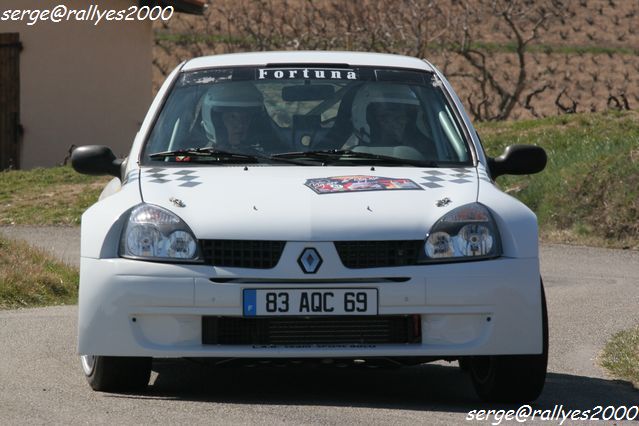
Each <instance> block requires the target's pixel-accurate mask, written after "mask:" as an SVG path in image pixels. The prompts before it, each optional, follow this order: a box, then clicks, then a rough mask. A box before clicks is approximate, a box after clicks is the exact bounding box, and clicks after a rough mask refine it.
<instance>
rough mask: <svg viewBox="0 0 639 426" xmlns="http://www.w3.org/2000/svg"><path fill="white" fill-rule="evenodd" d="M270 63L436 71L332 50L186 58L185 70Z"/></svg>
mask: <svg viewBox="0 0 639 426" xmlns="http://www.w3.org/2000/svg"><path fill="white" fill-rule="evenodd" d="M267 64H268V65H271V64H313V65H317V64H347V65H350V66H374V67H389V66H390V67H397V68H409V69H419V70H424V71H433V68H432V67H431V65H430V64H429V63H428V62H425V61H422V60H421V59H417V58H413V57H410V56H402V55H392V54H387V53H365V52H328V51H281V52H252V53H230V54H224V55H213V56H202V57H199V58H194V59H191V60H189V61H188V62H186V64H184V67H183V68H182V71H192V70H197V69H202V68H214V67H236V66H251V65H253V66H266V65H267Z"/></svg>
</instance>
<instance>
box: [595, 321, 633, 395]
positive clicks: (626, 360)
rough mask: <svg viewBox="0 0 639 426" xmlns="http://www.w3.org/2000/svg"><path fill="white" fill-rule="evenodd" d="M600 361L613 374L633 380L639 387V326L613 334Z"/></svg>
mask: <svg viewBox="0 0 639 426" xmlns="http://www.w3.org/2000/svg"><path fill="white" fill-rule="evenodd" d="M600 362H601V365H602V366H603V367H605V368H606V369H608V371H609V372H610V373H611V374H612V375H613V376H615V377H618V378H620V379H623V380H627V381H629V382H632V384H633V385H634V386H635V388H637V389H639V326H636V327H635V328H631V329H630V330H624V331H620V332H619V333H617V334H615V335H614V336H612V338H611V339H610V341H609V342H608V343H607V344H606V347H605V348H604V350H603V353H602V354H601V357H600Z"/></svg>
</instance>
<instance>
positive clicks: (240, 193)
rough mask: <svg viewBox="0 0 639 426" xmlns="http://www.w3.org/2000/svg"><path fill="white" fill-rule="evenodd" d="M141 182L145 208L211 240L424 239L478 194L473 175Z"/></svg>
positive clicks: (289, 170)
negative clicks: (162, 211) (164, 212)
mask: <svg viewBox="0 0 639 426" xmlns="http://www.w3.org/2000/svg"><path fill="white" fill-rule="evenodd" d="M139 178H140V190H141V194H142V199H143V200H144V202H146V203H150V204H155V205H159V206H162V207H164V208H167V209H169V210H171V211H173V212H174V213H176V214H177V215H178V216H180V217H181V218H182V219H183V220H184V221H185V222H186V223H187V224H188V225H189V227H190V228H191V229H192V230H193V232H194V233H195V236H196V237H197V238H207V239H208V238H210V239H256V240H287V241H335V240H388V239H393V240H402V239H407V240H410V239H421V238H424V237H425V235H426V233H427V232H428V230H429V229H430V227H431V226H432V225H433V224H434V223H435V222H436V221H437V220H438V219H439V218H440V217H441V216H442V215H443V214H445V213H446V212H448V211H449V210H451V209H453V208H455V207H459V206H461V205H463V204H467V203H472V202H474V201H476V200H477V190H478V179H477V171H476V169H475V168H473V167H468V168H456V169H445V168H428V169H422V168H414V167H410V168H405V167H377V168H375V169H373V170H371V168H370V167H297V166H268V165H264V166H248V167H244V166H238V167H233V166H208V167H153V168H151V167H149V168H142V169H141V170H140V176H139Z"/></svg>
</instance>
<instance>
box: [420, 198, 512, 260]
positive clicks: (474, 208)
mask: <svg viewBox="0 0 639 426" xmlns="http://www.w3.org/2000/svg"><path fill="white" fill-rule="evenodd" d="M500 254H501V245H500V238H499V233H498V231H497V226H496V225H495V221H494V220H493V218H492V216H491V214H490V212H489V211H488V209H487V208H486V207H484V206H483V205H481V204H479V203H473V204H466V205H465V206H461V207H458V208H456V209H454V210H452V211H450V212H448V213H447V214H446V215H444V216H443V217H442V218H441V219H439V220H438V221H437V223H435V225H434V226H433V228H432V229H431V231H430V233H429V234H428V237H427V238H426V242H425V244H424V255H425V256H424V258H423V259H422V260H423V261H424V262H433V261H446V260H474V259H485V258H493V257H497V256H499V255H500Z"/></svg>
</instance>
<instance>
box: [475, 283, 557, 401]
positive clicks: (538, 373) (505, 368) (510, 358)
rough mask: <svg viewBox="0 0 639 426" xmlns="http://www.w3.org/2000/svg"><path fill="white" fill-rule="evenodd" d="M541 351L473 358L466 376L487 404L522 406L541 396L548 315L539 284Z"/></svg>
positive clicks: (546, 360)
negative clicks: (537, 353)
mask: <svg viewBox="0 0 639 426" xmlns="http://www.w3.org/2000/svg"><path fill="white" fill-rule="evenodd" d="M541 309H542V331H543V351H542V353H541V354H540V355H499V356H474V357H471V358H470V359H469V362H468V364H469V373H470V376H471V379H472V381H473V386H474V387H475V391H476V392H477V395H479V397H480V398H481V399H482V400H484V401H489V402H513V403H524V402H529V401H534V400H535V399H537V397H539V395H540V394H541V391H542V389H543V388H544V383H545V381H546V368H547V365H548V311H547V309H546V295H545V292H544V284H543V281H542V282H541Z"/></svg>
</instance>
